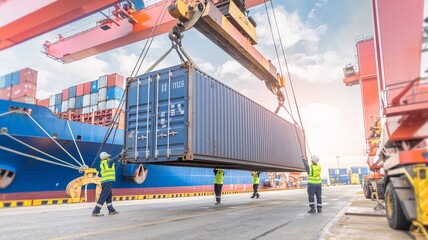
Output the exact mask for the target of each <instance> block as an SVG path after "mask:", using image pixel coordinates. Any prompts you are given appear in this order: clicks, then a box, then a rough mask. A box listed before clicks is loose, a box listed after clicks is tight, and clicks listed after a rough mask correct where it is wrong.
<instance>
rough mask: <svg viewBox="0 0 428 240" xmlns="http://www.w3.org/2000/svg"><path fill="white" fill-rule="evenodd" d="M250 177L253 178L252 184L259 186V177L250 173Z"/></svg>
mask: <svg viewBox="0 0 428 240" xmlns="http://www.w3.org/2000/svg"><path fill="white" fill-rule="evenodd" d="M251 175H252V176H253V184H259V183H260V181H259V176H258V174H257V173H251Z"/></svg>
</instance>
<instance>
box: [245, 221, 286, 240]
mask: <svg viewBox="0 0 428 240" xmlns="http://www.w3.org/2000/svg"><path fill="white" fill-rule="evenodd" d="M293 221H294V220H290V221H288V222H286V223H283V224H281V225H279V226H277V227H274V228H272V229H271V230H269V231H267V232H264V233H262V234H260V235H258V236H257V237H255V238H252V239H251V240H256V239H259V238H262V237H265V236H266V235H268V234H270V233H273V232H275V231H276V230H278V229H280V228H282V227H284V226H286V225H288V224H290V223H291V222H293Z"/></svg>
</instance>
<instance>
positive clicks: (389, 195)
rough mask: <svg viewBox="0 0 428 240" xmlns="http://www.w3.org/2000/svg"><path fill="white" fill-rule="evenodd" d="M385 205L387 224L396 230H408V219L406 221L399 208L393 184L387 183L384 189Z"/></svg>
mask: <svg viewBox="0 0 428 240" xmlns="http://www.w3.org/2000/svg"><path fill="white" fill-rule="evenodd" d="M385 207H386V217H387V218H388V223H389V226H390V227H391V228H393V229H396V230H409V227H410V224H411V222H410V221H407V219H406V216H405V215H404V212H403V209H402V208H401V204H400V200H399V199H398V196H397V193H395V189H394V186H392V184H391V183H388V186H387V187H386V191H385Z"/></svg>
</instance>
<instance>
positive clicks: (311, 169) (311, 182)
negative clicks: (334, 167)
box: [302, 156, 322, 213]
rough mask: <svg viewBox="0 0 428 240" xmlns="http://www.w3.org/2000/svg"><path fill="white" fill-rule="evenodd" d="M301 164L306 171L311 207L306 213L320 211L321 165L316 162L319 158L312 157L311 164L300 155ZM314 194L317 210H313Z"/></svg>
mask: <svg viewBox="0 0 428 240" xmlns="http://www.w3.org/2000/svg"><path fill="white" fill-rule="evenodd" d="M302 160H303V164H304V165H305V168H306V172H307V173H308V197H309V207H310V208H311V209H310V210H309V211H308V213H316V212H317V211H318V213H322V200H321V193H322V191H321V166H320V165H319V164H318V162H319V160H320V158H319V157H318V156H313V157H312V164H311V166H309V165H308V161H307V160H306V158H305V157H302ZM314 194H315V195H316V197H317V210H315V199H314Z"/></svg>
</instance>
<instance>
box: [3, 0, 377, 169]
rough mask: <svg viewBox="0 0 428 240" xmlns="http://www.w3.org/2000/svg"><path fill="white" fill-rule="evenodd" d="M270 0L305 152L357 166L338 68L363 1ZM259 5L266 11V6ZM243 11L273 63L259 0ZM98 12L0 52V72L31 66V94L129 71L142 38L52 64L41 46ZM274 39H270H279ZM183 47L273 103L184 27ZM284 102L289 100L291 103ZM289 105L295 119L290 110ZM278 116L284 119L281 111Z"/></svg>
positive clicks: (362, 14)
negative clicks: (34, 76)
mask: <svg viewBox="0 0 428 240" xmlns="http://www.w3.org/2000/svg"><path fill="white" fill-rule="evenodd" d="M272 3H273V5H274V10H275V16H276V19H277V21H278V26H279V33H280V36H281V41H282V44H283V46H284V52H285V55H286V58H287V62H288V66H289V70H290V74H291V81H292V83H293V86H294V91H295V93H296V98H297V103H298V106H299V110H300V114H301V117H302V122H303V126H304V129H305V132H306V136H307V139H308V144H309V150H310V153H311V154H312V155H318V156H320V158H321V162H320V163H321V164H322V165H323V166H324V168H334V167H337V166H338V161H337V156H339V165H340V167H350V166H365V165H366V164H365V160H366V158H367V157H366V156H364V149H365V136H364V126H363V115H362V105H361V96H360V94H361V93H360V87H359V86H358V85H357V86H353V87H345V85H344V84H343V71H342V68H343V67H344V66H345V65H346V64H348V63H352V64H354V63H355V52H354V47H355V39H356V37H358V36H361V35H366V36H370V35H373V23H372V13H371V12H372V10H371V0H347V1H343V0H305V1H301V0H273V2H272ZM267 6H268V9H269V11H270V6H271V5H270V4H269V3H268V5H267ZM270 14H272V12H271V11H270ZM250 15H251V16H252V17H253V18H254V20H255V21H256V22H257V28H256V31H257V35H258V39H259V44H258V45H257V46H256V48H257V49H258V50H259V51H260V52H261V53H262V54H263V55H264V56H265V57H266V58H267V59H271V60H272V62H273V64H274V65H276V66H277V68H278V66H279V64H278V61H277V58H276V55H275V48H274V44H273V41H272V36H271V32H270V30H269V24H268V21H267V14H266V9H265V6H264V5H260V6H257V7H254V8H252V9H250ZM101 18H102V15H100V14H98V15H96V16H95V17H92V18H89V19H84V20H83V21H80V22H78V23H74V24H70V25H68V26H65V27H63V28H60V29H57V30H54V31H52V32H50V33H47V34H45V35H42V36H40V37H37V38H34V39H32V40H30V41H27V42H24V43H22V44H20V45H17V46H15V47H13V48H9V49H6V50H4V51H1V52H0V75H4V74H7V73H9V72H12V71H16V70H19V69H22V68H25V67H30V68H33V69H35V70H37V71H38V72H39V75H38V93H37V98H39V99H43V98H47V97H49V96H50V95H51V94H55V93H58V92H60V91H61V90H62V89H64V88H67V87H69V86H73V85H76V84H79V83H83V82H88V81H91V80H95V79H98V77H99V76H101V75H105V74H110V73H115V72H116V73H119V74H121V75H124V76H129V75H130V74H131V72H132V70H133V67H134V65H135V64H136V62H137V59H138V55H139V54H140V52H141V50H142V49H143V46H144V44H145V41H140V42H137V43H134V44H131V45H128V46H124V47H121V48H118V49H115V50H111V51H109V52H106V53H103V54H99V55H96V56H93V57H89V58H86V59H83V60H80V61H77V62H74V63H69V64H62V63H59V62H57V61H55V60H52V59H50V58H48V57H46V56H45V55H44V54H43V53H41V51H42V45H43V43H44V42H45V40H50V39H53V38H55V37H56V36H57V35H58V34H64V33H67V32H69V31H72V30H73V29H75V28H76V27H78V26H80V25H82V24H86V23H88V21H94V19H101ZM272 19H273V16H272V15H271V20H272ZM275 32H276V29H275ZM275 39H276V41H275V42H276V43H277V44H278V43H279V38H278V37H276V38H275ZM169 47H170V42H169V40H168V38H167V36H166V35H163V36H160V37H157V38H156V39H155V41H154V44H153V45H152V46H151V49H150V52H149V54H148V55H147V57H146V61H145V62H144V64H143V67H142V69H145V68H147V67H148V66H150V65H151V64H152V63H153V62H155V61H156V60H157V59H158V58H159V57H160V56H161V55H162V54H163V53H164V52H165V51H166V50H167V49H168V48H169ZM183 47H184V49H186V51H187V52H188V53H189V55H190V56H191V57H192V59H193V60H194V61H195V62H196V64H197V65H198V67H199V68H201V69H202V70H203V71H205V72H206V73H208V74H210V75H211V76H213V77H214V78H216V79H218V80H220V81H222V82H223V83H225V84H226V85H228V86H230V87H232V88H233V89H235V90H237V91H239V92H241V93H242V94H244V95H245V96H247V97H248V98H251V99H253V100H254V101H256V102H258V103H260V104H261V105H263V106H264V107H266V108H268V109H270V110H272V111H274V110H275V108H276V106H277V101H276V98H275V96H274V95H273V94H272V93H271V92H270V91H268V90H267V88H266V87H265V85H264V83H263V82H261V81H260V80H258V79H257V78H256V77H255V76H253V75H252V74H251V73H250V72H249V71H247V70H246V69H244V68H243V67H242V66H240V65H239V63H237V62H236V61H235V60H233V59H232V58H231V57H230V56H229V55H227V53H225V52H223V51H222V50H221V49H220V48H218V47H217V46H216V45H214V44H213V43H211V42H210V40H208V39H207V38H205V37H204V36H203V35H202V34H200V33H198V32H197V31H196V30H190V31H188V32H186V33H185V36H184V39H183ZM279 53H280V59H281V60H280V62H281V66H282V70H283V73H284V75H286V69H285V67H284V66H285V63H284V61H283V59H284V58H283V56H282V52H281V51H280V52H279ZM179 63H180V62H179V60H178V58H177V57H176V56H171V57H168V58H167V59H166V60H165V61H163V62H162V63H161V64H160V65H159V67H160V68H163V67H168V66H172V65H177V64H179ZM278 69H279V68H278ZM142 71H145V70H142ZM141 73H142V72H141ZM286 81H287V86H286V89H287V91H288V93H289V94H291V92H290V90H291V88H290V79H287V80H286ZM290 96H291V95H290ZM291 104H292V105H293V106H294V102H291ZM291 109H292V112H293V115H294V117H295V118H297V112H296V109H295V108H293V107H292V108H291ZM280 115H281V116H282V117H284V118H286V119H290V117H289V116H288V115H287V113H286V112H285V111H284V110H282V111H281V112H280ZM324 172H327V171H324Z"/></svg>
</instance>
